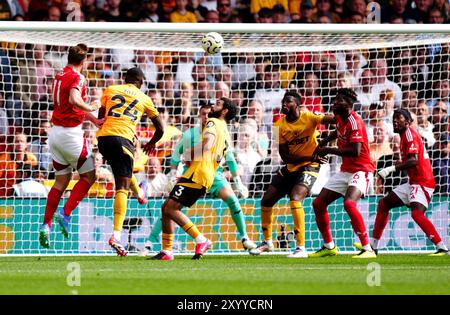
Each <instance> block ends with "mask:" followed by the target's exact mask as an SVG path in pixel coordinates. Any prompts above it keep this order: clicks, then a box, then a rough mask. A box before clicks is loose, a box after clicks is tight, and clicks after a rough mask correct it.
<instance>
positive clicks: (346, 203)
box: [344, 199, 357, 211]
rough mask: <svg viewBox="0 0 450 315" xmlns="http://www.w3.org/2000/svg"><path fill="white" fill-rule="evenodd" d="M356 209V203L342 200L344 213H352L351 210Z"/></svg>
mask: <svg viewBox="0 0 450 315" xmlns="http://www.w3.org/2000/svg"><path fill="white" fill-rule="evenodd" d="M356 208H357V206H356V202H355V201H354V200H351V199H346V200H344V209H345V210H346V211H352V210H355V209H356Z"/></svg>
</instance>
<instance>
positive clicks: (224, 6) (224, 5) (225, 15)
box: [217, 0, 232, 23]
mask: <svg viewBox="0 0 450 315" xmlns="http://www.w3.org/2000/svg"><path fill="white" fill-rule="evenodd" d="M217 11H218V12H219V20H220V23H230V22H231V21H230V19H231V14H232V9H231V0H217Z"/></svg>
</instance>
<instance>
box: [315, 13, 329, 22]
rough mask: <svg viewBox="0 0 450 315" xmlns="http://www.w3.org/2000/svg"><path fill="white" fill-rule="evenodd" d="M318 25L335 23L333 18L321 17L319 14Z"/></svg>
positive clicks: (317, 17)
mask: <svg viewBox="0 0 450 315" xmlns="http://www.w3.org/2000/svg"><path fill="white" fill-rule="evenodd" d="M315 22H316V23H320V24H330V23H333V21H332V20H331V18H330V17H329V16H328V15H320V14H318V15H317V16H316V20H315Z"/></svg>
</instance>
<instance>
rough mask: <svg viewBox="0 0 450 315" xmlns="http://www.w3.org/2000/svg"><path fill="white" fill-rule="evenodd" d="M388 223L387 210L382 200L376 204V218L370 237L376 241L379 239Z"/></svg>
mask: <svg viewBox="0 0 450 315" xmlns="http://www.w3.org/2000/svg"><path fill="white" fill-rule="evenodd" d="M388 221H389V209H388V208H387V207H386V205H385V204H384V201H383V199H381V200H380V201H379V202H378V209H377V216H376V218H375V225H374V227H373V232H372V237H373V238H374V239H376V240H379V239H381V236H382V235H383V231H384V229H385V228H386V225H387V224H388Z"/></svg>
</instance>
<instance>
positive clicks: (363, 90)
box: [355, 69, 375, 118]
mask: <svg viewBox="0 0 450 315" xmlns="http://www.w3.org/2000/svg"><path fill="white" fill-rule="evenodd" d="M373 82H374V80H373V72H372V71H371V70H370V69H364V70H363V71H362V72H361V77H360V78H359V84H358V85H357V86H356V89H355V91H356V95H357V96H358V101H359V102H360V103H361V106H362V109H363V113H365V115H364V116H363V118H367V116H368V115H367V111H368V109H369V106H370V104H372V103H373V102H374V101H375V100H374V99H373V95H372V84H373Z"/></svg>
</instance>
